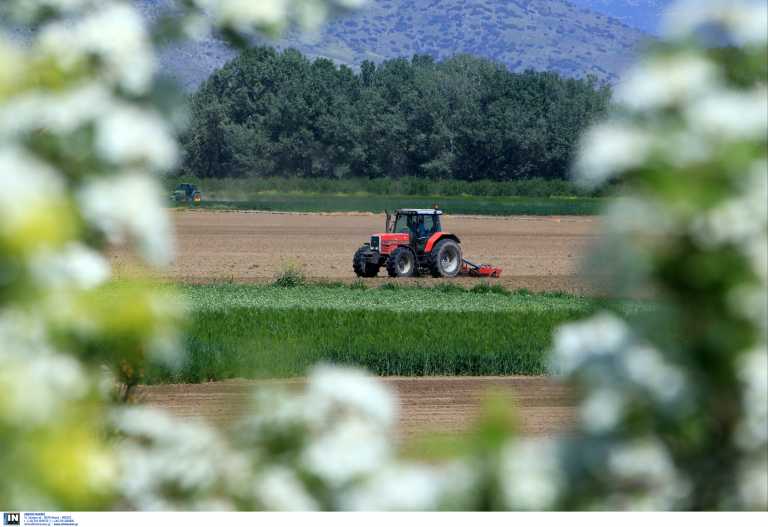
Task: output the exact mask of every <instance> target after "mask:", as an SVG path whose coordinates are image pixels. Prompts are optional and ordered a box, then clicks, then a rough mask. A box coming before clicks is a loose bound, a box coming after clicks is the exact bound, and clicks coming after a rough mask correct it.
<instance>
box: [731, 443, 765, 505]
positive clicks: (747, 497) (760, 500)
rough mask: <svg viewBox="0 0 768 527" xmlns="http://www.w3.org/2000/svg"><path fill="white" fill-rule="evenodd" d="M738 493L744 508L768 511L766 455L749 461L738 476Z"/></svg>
mask: <svg viewBox="0 0 768 527" xmlns="http://www.w3.org/2000/svg"><path fill="white" fill-rule="evenodd" d="M738 493H739V498H740V499H741V503H742V504H743V506H744V507H746V508H749V509H752V510H755V511H763V512H764V511H765V510H766V509H768V454H766V453H765V452H763V454H762V458H761V459H758V460H750V461H749V462H748V463H746V464H745V465H744V466H743V467H742V469H741V471H740V474H739V482H738Z"/></svg>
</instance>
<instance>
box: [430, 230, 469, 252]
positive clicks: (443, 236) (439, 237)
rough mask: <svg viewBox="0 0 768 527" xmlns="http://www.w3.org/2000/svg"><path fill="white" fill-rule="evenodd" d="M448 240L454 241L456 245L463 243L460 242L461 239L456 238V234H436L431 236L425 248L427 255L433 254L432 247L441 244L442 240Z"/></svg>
mask: <svg viewBox="0 0 768 527" xmlns="http://www.w3.org/2000/svg"><path fill="white" fill-rule="evenodd" d="M446 239H448V240H453V241H455V242H456V243H461V240H459V237H458V236H456V235H455V234H448V233H445V232H436V233H435V234H433V235H432V236H430V237H429V239H428V240H427V244H426V245H425V246H424V252H425V253H428V252H432V247H434V246H435V244H436V243H437V242H439V241H440V240H446Z"/></svg>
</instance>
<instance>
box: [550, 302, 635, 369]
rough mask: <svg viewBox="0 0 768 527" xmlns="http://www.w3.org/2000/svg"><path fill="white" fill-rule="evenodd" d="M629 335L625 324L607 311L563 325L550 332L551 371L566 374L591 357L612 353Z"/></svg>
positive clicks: (625, 342)
mask: <svg viewBox="0 0 768 527" xmlns="http://www.w3.org/2000/svg"><path fill="white" fill-rule="evenodd" d="M629 337H630V332H629V328H628V327H627V325H626V323H625V322H623V321H622V320H621V319H619V318H617V317H616V316H615V315H612V314H609V313H600V314H598V315H595V316H594V317H592V318H591V319H589V320H587V321H585V322H576V323H571V324H564V325H562V326H560V327H559V328H557V330H556V331H555V335H554V353H553V355H554V356H553V370H554V371H556V372H559V373H561V374H564V375H568V374H571V373H573V372H574V371H575V370H577V369H578V368H580V367H582V366H583V365H584V363H585V362H587V361H588V360H590V359H592V358H601V357H610V356H616V355H617V354H618V353H619V352H620V350H621V348H622V346H624V345H625V344H627V343H628V339H629Z"/></svg>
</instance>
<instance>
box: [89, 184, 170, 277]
mask: <svg viewBox="0 0 768 527" xmlns="http://www.w3.org/2000/svg"><path fill="white" fill-rule="evenodd" d="M161 196H162V190H161V189H160V187H159V185H158V184H157V183H156V182H155V181H154V179H152V178H151V177H149V176H147V175H144V174H140V173H126V174H123V175H119V176H115V177H114V178H109V179H96V180H94V181H92V182H90V183H88V184H86V185H85V186H84V188H82V189H81V190H80V192H79V196H78V198H79V203H80V207H81V208H82V213H83V216H84V217H85V219H86V220H87V221H88V222H89V223H91V224H92V225H94V226H95V227H97V228H98V229H99V230H101V231H102V232H103V233H104V234H105V235H106V236H107V239H108V240H109V241H110V242H111V243H115V244H122V243H126V242H128V241H134V242H135V243H136V244H137V245H138V248H139V250H140V251H141V253H142V255H143V256H144V258H145V259H147V261H149V262H151V263H154V264H157V265H165V264H167V263H168V262H169V261H170V260H171V257H172V254H173V246H172V236H171V224H170V220H169V218H168V216H167V214H166V212H165V210H164V209H163V201H162V197H161Z"/></svg>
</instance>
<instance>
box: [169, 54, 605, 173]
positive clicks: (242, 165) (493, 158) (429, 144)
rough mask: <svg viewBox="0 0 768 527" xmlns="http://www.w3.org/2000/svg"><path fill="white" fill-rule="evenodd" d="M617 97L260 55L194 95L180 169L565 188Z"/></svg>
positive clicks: (483, 63) (555, 79)
mask: <svg viewBox="0 0 768 527" xmlns="http://www.w3.org/2000/svg"><path fill="white" fill-rule="evenodd" d="M610 98H611V89H610V87H609V86H608V85H605V84H601V83H599V82H598V81H597V80H596V79H595V78H591V77H589V78H585V79H572V78H566V77H562V76H560V75H558V74H556V73H552V72H537V71H526V72H522V73H513V72H510V71H509V70H508V69H506V68H505V67H504V66H503V65H500V64H496V63H494V62H491V61H488V60H485V59H480V58H476V57H472V56H468V55H458V56H455V57H453V58H451V59H448V60H445V61H443V62H436V61H435V60H434V59H433V58H432V57H430V56H424V55H415V56H413V57H412V58H411V59H410V60H408V59H405V58H398V59H392V60H387V61H385V62H383V63H381V64H379V65H376V64H374V63H373V62H370V61H366V62H364V63H363V64H362V65H361V67H360V69H359V71H354V70H352V69H351V68H349V67H347V66H344V65H341V66H338V65H336V64H334V63H333V62H332V61H330V60H328V59H324V58H318V59H315V60H310V59H309V58H307V57H306V56H304V55H302V54H301V53H300V52H299V51H296V50H293V49H288V50H285V51H282V52H278V51H276V50H275V49H273V48H270V47H254V48H251V49H247V50H245V51H243V52H242V53H241V54H240V55H239V56H238V57H237V58H235V59H233V60H232V61H230V62H228V63H227V64H226V65H224V66H223V67H222V68H221V69H219V70H217V71H216V72H214V73H213V74H212V75H211V77H209V78H208V79H207V80H206V81H205V82H204V83H203V84H202V85H201V87H200V88H199V89H198V91H197V92H195V93H194V94H193V95H192V97H191V123H190V127H189V129H188V131H187V132H186V133H185V135H184V136H183V137H182V142H183V144H184V163H183V168H184V172H185V173H186V174H188V175H190V176H195V177H201V178H221V177H236V178H247V177H270V176H272V177H274V176H278V177H296V176H298V177H303V178H334V179H342V178H351V177H355V178H371V179H373V178H382V177H390V178H401V177H417V178H433V179H438V178H439V179H456V180H463V181H475V180H486V179H490V180H495V181H511V180H519V179H527V178H545V179H564V178H566V177H567V176H568V171H569V166H570V164H571V160H572V157H573V155H574V150H575V148H576V146H577V139H578V137H579V134H580V132H581V131H582V130H583V129H584V128H585V127H586V126H587V125H589V124H590V123H591V122H592V121H594V120H595V119H597V118H598V117H600V116H601V115H602V114H603V113H604V112H605V111H606V108H607V106H608V103H609V101H610Z"/></svg>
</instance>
